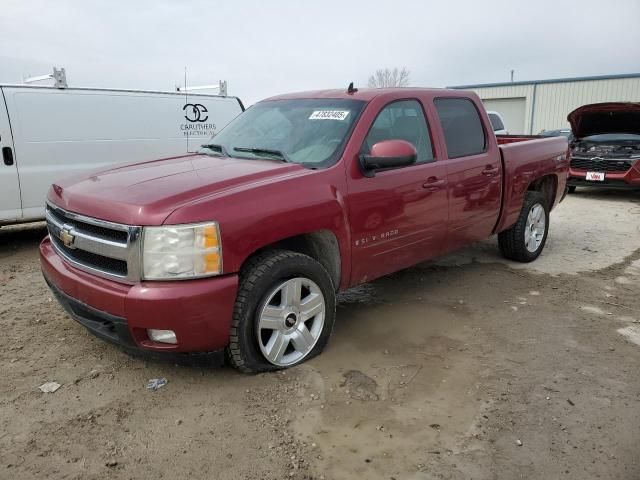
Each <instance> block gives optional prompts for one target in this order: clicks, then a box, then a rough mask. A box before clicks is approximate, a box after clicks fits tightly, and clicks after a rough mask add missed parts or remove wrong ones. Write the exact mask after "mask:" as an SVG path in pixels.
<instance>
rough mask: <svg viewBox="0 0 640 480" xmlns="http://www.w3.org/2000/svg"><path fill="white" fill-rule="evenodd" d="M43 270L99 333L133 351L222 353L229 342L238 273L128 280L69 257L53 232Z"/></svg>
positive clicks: (74, 312)
mask: <svg viewBox="0 0 640 480" xmlns="http://www.w3.org/2000/svg"><path fill="white" fill-rule="evenodd" d="M40 263H41V265H42V272H43V275H44V277H45V279H46V281H47V283H48V284H49V286H50V287H51V289H52V291H53V292H54V294H55V295H56V297H57V298H58V300H59V301H60V303H61V304H62V305H63V306H64V307H65V309H66V310H67V311H68V312H69V314H70V315H71V316H72V317H73V318H74V319H75V320H77V321H78V322H79V323H81V324H82V325H83V326H84V327H86V328H87V329H88V330H89V331H90V332H92V333H93V334H95V335H96V336H98V337H100V338H102V339H104V340H107V341H109V342H111V343H114V344H117V345H119V346H120V347H122V348H124V349H125V350H128V351H138V352H162V353H171V352H173V353H185V352H189V353H192V352H198V353H207V354H208V353H210V352H219V353H221V352H222V350H223V349H224V347H225V346H226V345H227V344H228V342H229V329H230V327H231V316H232V314H233V306H234V304H235V299H236V292H237V288H238V277H237V275H226V276H222V277H215V278H208V279H199V280H187V281H175V282H141V283H137V284H134V285H128V284H123V283H119V282H115V281H112V280H107V279H103V278H99V277H96V276H93V275H91V274H88V273H85V272H83V271H81V270H78V269H76V268H74V267H72V266H71V265H69V264H68V263H67V262H65V261H64V260H63V259H62V258H61V257H60V256H59V255H58V254H57V253H56V252H55V251H54V249H53V246H52V245H51V241H50V239H49V237H47V238H45V239H44V240H43V241H42V243H41V244H40ZM149 328H154V329H159V330H173V331H174V332H175V333H176V337H177V343H176V344H166V343H158V342H154V341H152V340H150V339H149V337H148V336H147V329H149Z"/></svg>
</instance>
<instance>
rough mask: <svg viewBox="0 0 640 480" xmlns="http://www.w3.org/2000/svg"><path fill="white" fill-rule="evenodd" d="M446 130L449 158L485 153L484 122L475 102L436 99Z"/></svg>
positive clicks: (456, 99) (435, 102)
mask: <svg viewBox="0 0 640 480" xmlns="http://www.w3.org/2000/svg"><path fill="white" fill-rule="evenodd" d="M434 104H435V106H436V110H437V111H438V117H440V123H441V124H442V129H443V130H444V139H445V142H446V144H447V153H448V154H449V158H458V157H466V156H468V155H476V154H478V153H483V152H484V151H486V149H487V139H486V137H485V134H484V129H483V128H482V121H481V120H480V115H479V114H478V110H476V107H475V105H474V104H473V102H472V101H471V100H469V99H466V98H436V99H435V100H434Z"/></svg>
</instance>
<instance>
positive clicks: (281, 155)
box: [233, 147, 290, 162]
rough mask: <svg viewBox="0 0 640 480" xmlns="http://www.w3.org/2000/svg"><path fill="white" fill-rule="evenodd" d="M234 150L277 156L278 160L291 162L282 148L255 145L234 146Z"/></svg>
mask: <svg viewBox="0 0 640 480" xmlns="http://www.w3.org/2000/svg"><path fill="white" fill-rule="evenodd" d="M233 151H234V152H249V153H253V154H255V155H258V156H260V155H268V156H270V157H277V158H278V160H282V161H283V162H290V160H289V159H288V158H287V156H286V155H285V154H284V153H283V152H281V151H280V150H273V149H271V148H253V147H233Z"/></svg>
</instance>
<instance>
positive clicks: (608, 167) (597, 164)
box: [571, 157, 633, 173]
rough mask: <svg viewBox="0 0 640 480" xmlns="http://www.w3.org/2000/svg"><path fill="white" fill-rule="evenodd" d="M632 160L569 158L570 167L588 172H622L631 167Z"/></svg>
mask: <svg viewBox="0 0 640 480" xmlns="http://www.w3.org/2000/svg"><path fill="white" fill-rule="evenodd" d="M632 164H633V160H632V161H629V160H611V159H602V160H601V159H598V160H594V159H593V158H579V157H578V158H576V157H573V158H572V159H571V168H573V169H575V170H585V171H589V172H617V173H624V172H626V171H627V170H629V169H630V168H631V165H632Z"/></svg>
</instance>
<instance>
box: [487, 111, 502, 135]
mask: <svg viewBox="0 0 640 480" xmlns="http://www.w3.org/2000/svg"><path fill="white" fill-rule="evenodd" d="M489 120H491V126H492V127H493V131H494V132H495V131H497V130H504V123H502V120H500V117H499V116H498V115H496V114H495V113H490V114H489Z"/></svg>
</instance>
